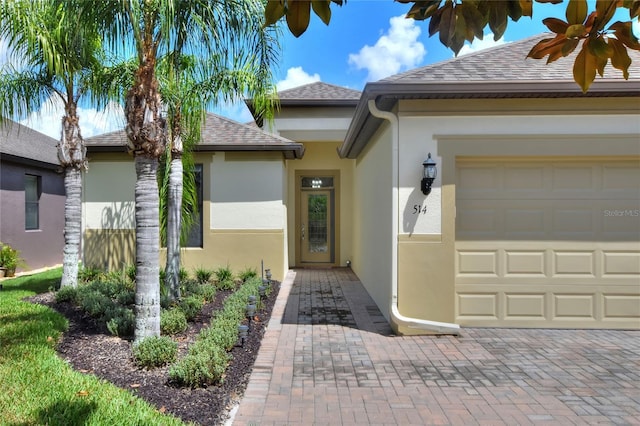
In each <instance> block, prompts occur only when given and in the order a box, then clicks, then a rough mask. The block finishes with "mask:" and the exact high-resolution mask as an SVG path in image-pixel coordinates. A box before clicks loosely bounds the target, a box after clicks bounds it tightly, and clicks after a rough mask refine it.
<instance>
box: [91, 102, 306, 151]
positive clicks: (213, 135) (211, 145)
mask: <svg viewBox="0 0 640 426" xmlns="http://www.w3.org/2000/svg"><path fill="white" fill-rule="evenodd" d="M86 144H87V147H88V148H89V149H91V148H93V147H122V148H124V147H126V146H127V136H126V133H125V131H124V130H118V131H116V132H111V133H105V134H102V135H98V136H94V137H91V138H88V139H87V140H86ZM196 150H202V151H206V150H213V151H237V150H249V151H285V152H286V151H288V152H291V153H292V154H293V155H294V156H295V157H296V158H299V157H301V156H302V152H303V151H304V149H303V147H302V145H301V144H299V143H296V142H292V141H290V140H289V139H285V138H283V137H280V136H276V135H272V134H270V133H267V132H265V131H263V130H261V129H260V128H258V127H256V126H252V125H248V124H242V123H238V122H237V121H234V120H231V119H228V118H226V117H222V116H220V115H217V114H213V113H207V115H206V118H205V123H204V125H203V128H202V140H201V142H200V143H199V144H198V146H197V147H196Z"/></svg>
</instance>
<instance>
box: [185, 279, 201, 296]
mask: <svg viewBox="0 0 640 426" xmlns="http://www.w3.org/2000/svg"><path fill="white" fill-rule="evenodd" d="M198 287H200V284H199V283H198V281H197V280H192V279H186V280H184V281H180V294H181V295H182V297H187V296H192V295H194V294H198Z"/></svg>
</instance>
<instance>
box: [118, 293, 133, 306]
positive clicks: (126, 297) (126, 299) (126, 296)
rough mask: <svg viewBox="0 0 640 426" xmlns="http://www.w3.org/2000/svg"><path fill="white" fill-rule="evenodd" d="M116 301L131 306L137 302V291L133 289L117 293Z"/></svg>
mask: <svg viewBox="0 0 640 426" xmlns="http://www.w3.org/2000/svg"><path fill="white" fill-rule="evenodd" d="M116 301H117V302H118V304H120V305H122V306H130V305H133V304H134V303H136V292H135V291H132V290H122V291H121V292H120V293H118V294H117V295H116Z"/></svg>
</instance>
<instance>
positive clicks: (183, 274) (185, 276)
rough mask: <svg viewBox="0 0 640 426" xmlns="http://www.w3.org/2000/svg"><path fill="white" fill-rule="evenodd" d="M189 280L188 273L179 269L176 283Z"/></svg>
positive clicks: (183, 269)
mask: <svg viewBox="0 0 640 426" xmlns="http://www.w3.org/2000/svg"><path fill="white" fill-rule="evenodd" d="M188 278H189V272H187V270H186V269H185V268H180V270H179V271H178V281H179V282H182V281H184V280H186V279H188Z"/></svg>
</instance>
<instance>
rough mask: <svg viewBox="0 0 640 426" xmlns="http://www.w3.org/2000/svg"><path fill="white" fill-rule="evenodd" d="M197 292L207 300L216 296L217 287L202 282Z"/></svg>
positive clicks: (209, 300) (211, 299)
mask: <svg viewBox="0 0 640 426" xmlns="http://www.w3.org/2000/svg"><path fill="white" fill-rule="evenodd" d="M196 294H198V295H200V296H202V297H203V298H204V300H206V301H207V302H211V301H213V299H215V298H216V288H215V287H214V286H212V285H211V284H201V285H199V286H198V288H197V291H196Z"/></svg>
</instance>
